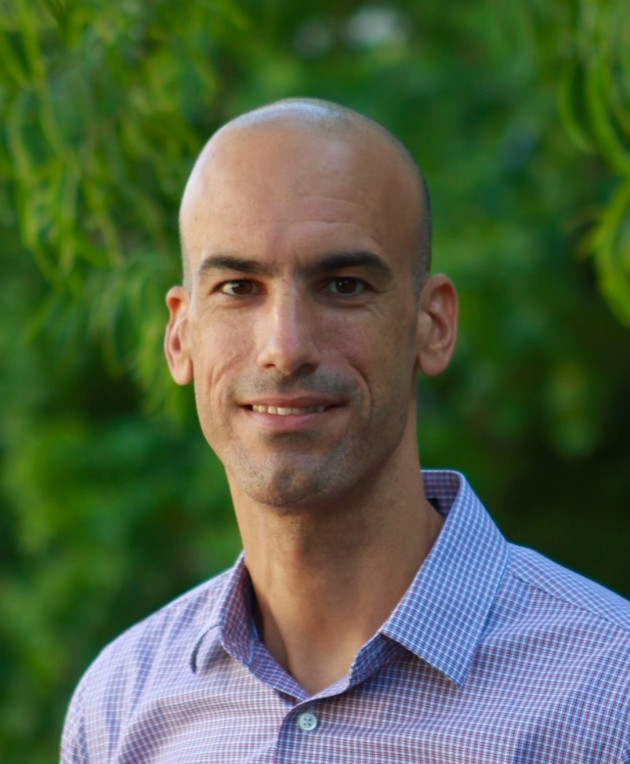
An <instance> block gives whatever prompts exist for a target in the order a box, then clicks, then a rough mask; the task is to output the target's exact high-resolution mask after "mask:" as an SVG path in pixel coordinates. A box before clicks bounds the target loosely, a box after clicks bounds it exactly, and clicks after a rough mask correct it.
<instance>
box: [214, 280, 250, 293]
mask: <svg viewBox="0 0 630 764" xmlns="http://www.w3.org/2000/svg"><path fill="white" fill-rule="evenodd" d="M219 292H222V293H223V294H227V295H229V296H231V297H249V296H250V295H253V294H258V292H259V289H258V285H257V284H256V282H255V281H252V280H251V279H235V280H234V281H224V282H223V283H222V284H220V285H219Z"/></svg>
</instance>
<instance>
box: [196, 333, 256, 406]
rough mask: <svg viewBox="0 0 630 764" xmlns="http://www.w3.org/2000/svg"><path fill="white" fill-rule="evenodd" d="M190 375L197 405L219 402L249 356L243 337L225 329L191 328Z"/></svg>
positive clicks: (245, 339) (245, 340) (246, 343)
mask: <svg viewBox="0 0 630 764" xmlns="http://www.w3.org/2000/svg"><path fill="white" fill-rule="evenodd" d="M192 338H193V342H192V346H193V348H194V351H193V375H194V386H195V395H196V396H197V400H198V401H199V402H209V401H210V400H212V401H213V402H215V403H219V402H220V401H221V400H222V399H223V398H224V397H225V396H226V394H227V392H228V389H229V386H230V383H231V381H233V379H234V376H235V375H236V374H237V373H238V372H239V371H242V370H243V368H244V366H245V364H246V359H247V357H248V355H249V347H248V342H247V338H246V336H244V335H243V334H242V333H241V334H237V333H235V332H234V331H230V330H229V329H227V328H226V327H217V328H215V329H212V330H209V329H208V328H204V329H203V331H200V330H199V327H193V332H192Z"/></svg>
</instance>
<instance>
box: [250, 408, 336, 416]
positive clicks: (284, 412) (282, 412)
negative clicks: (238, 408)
mask: <svg viewBox="0 0 630 764" xmlns="http://www.w3.org/2000/svg"><path fill="white" fill-rule="evenodd" d="M252 409H253V410H254V411H255V412H256V413H257V414H275V415H276V416H289V415H290V414H294V415H295V414H298V415H299V414H321V413H323V412H324V411H325V410H326V406H306V407H305V408H293V407H289V406H252Z"/></svg>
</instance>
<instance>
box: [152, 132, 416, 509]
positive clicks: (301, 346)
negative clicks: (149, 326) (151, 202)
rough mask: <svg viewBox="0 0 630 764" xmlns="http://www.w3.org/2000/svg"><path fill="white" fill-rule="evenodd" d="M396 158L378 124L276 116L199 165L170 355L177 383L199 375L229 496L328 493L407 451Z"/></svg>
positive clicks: (405, 263)
mask: <svg viewBox="0 0 630 764" xmlns="http://www.w3.org/2000/svg"><path fill="white" fill-rule="evenodd" d="M381 140H382V139H381ZM387 148H389V147H387ZM395 159H396V157H395V156H394V153H393V151H392V150H389V151H387V150H384V148H383V146H381V145H380V144H379V142H378V140H377V138H374V137H373V136H367V137H365V138H364V140H363V142H361V141H357V140H353V141H350V140H348V139H346V138H343V137H334V136H330V135H325V136H322V135H320V134H318V133H317V132H314V131H313V130H312V129H306V128H303V127H296V126H287V125H278V124H274V125H271V126H262V127H261V126H256V127H254V128H251V127H248V128H237V129H235V128H232V129H231V130H228V131H227V132H225V133H224V134H220V135H219V136H218V138H215V139H214V141H213V142H212V143H211V144H210V146H209V148H208V149H207V150H206V152H205V154H204V156H203V157H202V160H201V161H200V162H199V163H198V165H197V168H196V170H195V172H194V175H193V177H192V179H191V181H190V183H189V186H188V188H187V192H186V195H185V199H184V203H183V206H182V217H181V225H182V236H183V239H184V242H185V248H186V252H187V256H188V258H189V267H190V289H189V291H188V290H185V289H184V288H183V287H175V288H173V289H172V290H171V292H169V296H168V298H167V302H168V305H169V308H170V310H171V322H170V324H169V329H168V330H167V340H166V344H167V355H168V357H169V362H170V365H171V370H172V371H173V375H174V377H175V379H176V380H177V381H178V382H180V383H186V382H188V381H189V379H190V378H192V379H193V380H194V386H195V396H196V402H197V409H198V414H199V419H200V423H201V427H202V430H203V433H204V435H205V437H206V439H207V441H208V443H209V444H210V446H211V447H212V448H213V450H214V451H215V452H216V453H217V455H218V456H219V458H220V459H221V461H222V462H223V464H224V466H225V468H226V471H227V474H228V479H229V481H230V485H231V488H232V491H233V493H234V494H237V495H238V494H239V493H242V494H244V495H246V496H248V497H249V498H250V499H253V500H254V501H256V502H259V503H262V504H267V505H272V506H276V507H285V508H288V507H293V508H300V507H308V506H314V505H320V504H322V503H330V502H334V501H337V500H342V499H347V498H348V497H350V496H351V495H353V494H355V495H357V496H359V495H361V494H365V493H366V491H370V490H373V489H374V488H375V486H376V485H377V484H378V483H379V481H382V480H383V479H385V477H386V476H390V479H391V475H393V474H396V470H397V469H398V468H399V466H400V465H401V464H402V463H403V462H406V461H408V460H409V459H410V458H413V457H414V455H415V448H416V445H415V442H416V427H415V381H416V375H417V371H418V366H419V344H421V343H422V342H423V341H424V340H423V338H424V337H425V334H426V331H424V329H425V327H426V322H423V320H422V316H424V315H425V313H426V311H425V312H423V310H422V302H423V298H422V297H421V298H420V301H419V300H418V298H417V296H416V295H415V294H414V290H413V283H412V253H413V251H414V247H415V241H416V240H415V236H416V231H417V214H418V213H417V209H418V207H417V197H416V196H414V193H415V186H414V185H413V183H412V181H411V179H410V178H409V177H408V175H407V174H405V173H404V172H401V171H400V168H399V167H398V168H396V165H395ZM419 306H420V307H419ZM415 459H416V461H417V456H415Z"/></svg>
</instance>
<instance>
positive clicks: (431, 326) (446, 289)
mask: <svg viewBox="0 0 630 764" xmlns="http://www.w3.org/2000/svg"><path fill="white" fill-rule="evenodd" d="M417 322H418V323H417V341H418V368H419V370H420V372H421V373H422V374H424V375H425V376H427V377H432V376H434V375H435V374H439V373H440V372H442V371H444V369H446V367H447V366H448V364H449V362H450V360H451V356H452V355H453V350H454V349H455V341H456V339H457V292H456V291H455V287H454V286H453V282H452V281H451V280H450V279H449V278H448V276H444V275H443V274H438V275H436V276H431V278H429V279H428V281H427V282H426V283H425V285H424V287H423V288H422V291H421V292H420V295H419V297H418V318H417Z"/></svg>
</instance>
